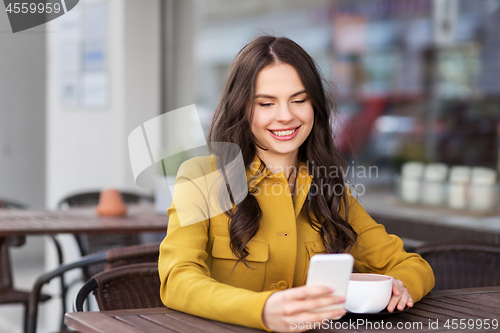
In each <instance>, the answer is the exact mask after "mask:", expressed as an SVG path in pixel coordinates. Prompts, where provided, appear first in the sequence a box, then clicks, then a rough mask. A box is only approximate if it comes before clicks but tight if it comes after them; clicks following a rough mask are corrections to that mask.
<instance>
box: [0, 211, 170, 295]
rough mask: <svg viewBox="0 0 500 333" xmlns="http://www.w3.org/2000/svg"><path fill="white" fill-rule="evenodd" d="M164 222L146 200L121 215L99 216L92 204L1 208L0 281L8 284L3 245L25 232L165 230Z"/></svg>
mask: <svg viewBox="0 0 500 333" xmlns="http://www.w3.org/2000/svg"><path fill="white" fill-rule="evenodd" d="M167 224H168V217H167V216H166V215H160V214H158V213H156V212H155V211H154V207H153V205H151V204H149V203H144V204H137V205H129V206H128V212H127V215H126V216H123V217H101V216H98V215H97V213H96V211H95V208H72V209H70V210H65V211H60V210H58V211H49V210H35V209H1V210H0V254H1V255H0V267H2V269H0V279H1V281H3V285H12V269H11V263H10V258H9V255H8V251H7V248H8V246H9V245H10V243H12V240H15V243H16V244H18V245H21V244H23V243H24V241H25V237H26V236H27V235H47V234H61V233H71V234H83V233H86V234H104V233H113V234H118V233H138V232H165V233H166V228H167ZM13 292H14V293H16V292H18V291H16V290H14V291H13Z"/></svg>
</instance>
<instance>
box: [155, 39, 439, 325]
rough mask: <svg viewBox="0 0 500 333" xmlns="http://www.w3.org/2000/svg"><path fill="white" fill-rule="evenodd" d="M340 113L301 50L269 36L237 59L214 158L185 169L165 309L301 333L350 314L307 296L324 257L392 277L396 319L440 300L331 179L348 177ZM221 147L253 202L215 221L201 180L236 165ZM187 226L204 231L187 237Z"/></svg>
mask: <svg viewBox="0 0 500 333" xmlns="http://www.w3.org/2000/svg"><path fill="white" fill-rule="evenodd" d="M334 109H335V108H334V104H333V103H332V102H331V100H330V98H329V95H328V94H326V93H325V90H324V88H323V81H322V79H321V76H320V74H319V72H318V70H317V68H316V65H315V63H314V61H313V59H312V58H311V57H310V56H309V55H308V54H307V53H306V52H305V51H304V50H303V49H302V48H301V47H300V46H299V45H297V44H296V43H294V42H293V41H291V40H289V39H287V38H281V37H273V36H262V37H258V38H256V39H255V40H253V41H252V42H250V43H249V44H248V45H246V46H245V47H244V48H243V49H242V50H241V51H240V52H239V53H238V55H237V56H236V59H235V60H234V62H233V65H232V66H231V70H230V72H229V75H228V78H227V81H226V85H225V87H224V91H223V93H222V96H221V99H220V102H219V105H218V107H217V109H216V112H215V115H214V118H213V121H212V125H211V128H210V131H209V138H208V141H209V146H210V148H211V151H212V153H213V155H212V156H207V157H198V158H194V159H191V160H189V161H186V162H185V163H184V164H183V165H182V166H181V167H180V168H179V171H178V174H177V180H176V187H175V191H176V192H175V193H174V202H173V205H172V207H171V208H170V209H169V210H168V214H169V225H168V232H167V236H166V238H165V240H164V241H163V242H162V244H161V246H160V258H159V272H160V279H161V291H160V292H161V297H162V300H163V303H164V304H165V305H167V306H168V307H171V308H173V309H176V310H180V311H184V312H187V313H190V314H193V315H197V316H200V317H205V318H209V319H214V320H220V321H224V322H228V323H233V324H238V325H245V326H250V327H256V328H260V329H265V330H276V331H282V332H283V331H284V332H292V331H293V332H299V331H304V330H306V329H305V328H303V327H302V328H300V327H297V326H293V325H292V323H293V322H294V321H295V322H315V321H321V320H322V319H330V318H336V317H339V316H342V315H343V314H345V310H344V309H343V308H336V309H334V310H319V311H315V310H318V309H320V308H322V307H325V306H327V305H333V304H339V303H344V298H343V297H342V296H338V295H335V294H334V292H333V291H332V290H330V289H329V288H327V287H320V286H304V284H305V282H306V278H307V269H308V265H309V259H310V258H311V257H312V256H313V255H315V254H317V253H344V252H347V253H350V254H351V255H352V256H353V257H354V259H355V263H354V268H355V269H356V270H357V271H359V272H362V273H378V274H385V275H389V276H392V277H393V288H392V296H391V300H390V302H389V304H388V311H390V312H392V311H393V310H394V309H395V308H396V307H397V308H398V309H400V310H402V309H404V307H405V306H409V307H411V306H413V302H414V301H418V300H420V299H421V298H422V297H423V296H424V295H425V294H427V293H428V292H429V291H430V290H431V289H432V287H433V285H434V276H433V274H432V270H431V268H430V266H429V265H428V264H427V263H426V262H425V261H424V260H423V259H422V258H421V257H420V256H419V255H417V254H409V253H406V252H405V251H404V250H403V243H402V241H401V240H400V239H399V238H398V237H396V236H394V235H388V234H387V233H386V232H385V229H384V227H383V226H382V225H379V224H377V223H376V222H375V221H373V219H372V218H371V217H370V216H369V215H368V214H367V213H366V212H365V210H364V209H363V207H362V206H361V205H360V204H359V203H358V202H357V200H356V199H355V198H354V196H353V195H352V194H351V191H350V190H349V189H348V187H347V185H346V181H345V180H344V178H343V176H342V174H341V173H331V172H329V171H331V170H343V166H344V165H345V163H344V162H343V159H342V156H341V155H340V153H339V152H338V150H337V149H336V147H335V145H334V142H333V134H332V126H331V121H332V111H333V110H334ZM221 142H223V143H224V142H229V143H232V144H236V145H237V146H238V147H239V148H240V150H241V156H242V159H243V163H244V167H245V171H246V175H245V176H246V182H247V184H248V193H249V195H247V196H246V197H244V199H242V200H240V201H238V202H237V203H236V201H235V200H234V201H232V202H231V204H232V206H231V207H229V209H228V210H227V211H226V212H225V213H223V214H218V215H216V216H208V215H207V214H205V215H204V212H205V210H206V207H207V206H209V203H208V202H207V201H204V198H207V197H208V195H207V192H209V191H210V190H211V188H210V189H207V188H206V187H207V186H206V184H205V182H204V181H200V179H203V180H204V179H208V177H209V175H211V174H213V173H214V171H215V170H216V169H217V168H216V167H215V165H216V164H217V165H223V166H227V165H230V163H228V162H229V159H228V158H227V156H226V152H220V151H218V149H216V148H215V147H216V146H217V143H221ZM214 161H216V162H218V163H215V162H214ZM226 173H227V175H224V180H225V181H226V183H227V185H225V187H226V188H224V187H223V189H225V190H226V189H227V193H229V194H235V193H233V192H232V190H233V187H231V186H230V184H232V182H231V179H232V177H235V175H234V174H232V173H231V167H228V168H226ZM240 176H241V175H236V177H240ZM181 183H183V184H186V183H187V184H192V186H187V187H186V186H177V184H181ZM244 185H245V184H244ZM339 188H340V189H341V190H340V191H339V190H338V189H339ZM186 189H189V190H186ZM182 191H184V192H182ZM221 192H222V191H221ZM231 197H232V196H231ZM175 198H177V199H175ZM176 200H177V201H176ZM178 200H180V201H178ZM176 207H177V208H176ZM189 214H198V216H205V217H206V219H205V220H203V221H201V222H198V223H192V224H189V225H186V223H183V222H185V221H181V220H183V218H184V217H183V216H187V219H189Z"/></svg>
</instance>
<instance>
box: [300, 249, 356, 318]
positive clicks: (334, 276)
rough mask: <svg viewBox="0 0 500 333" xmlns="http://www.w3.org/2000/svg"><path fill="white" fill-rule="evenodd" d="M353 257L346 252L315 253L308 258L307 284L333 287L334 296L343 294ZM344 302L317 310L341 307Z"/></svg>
mask: <svg viewBox="0 0 500 333" xmlns="http://www.w3.org/2000/svg"><path fill="white" fill-rule="evenodd" d="M353 266H354V258H353V257H352V256H351V255H350V254H348V253H339V254H337V253H335V254H316V255H315V256H313V257H311V260H309V269H308V271H307V282H306V285H307V286H327V287H330V288H332V289H333V294H334V295H336V296H344V297H345V295H346V292H347V283H348V282H349V279H350V277H351V273H352V268H353ZM343 308H344V304H343V303H342V304H334V305H330V306H326V307H323V308H320V309H317V310H314V311H316V312H318V311H328V310H333V309H343Z"/></svg>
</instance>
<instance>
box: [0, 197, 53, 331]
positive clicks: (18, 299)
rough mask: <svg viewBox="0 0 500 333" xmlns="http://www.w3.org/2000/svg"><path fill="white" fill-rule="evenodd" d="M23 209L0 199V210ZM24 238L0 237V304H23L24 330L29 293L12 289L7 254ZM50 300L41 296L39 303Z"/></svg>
mask: <svg viewBox="0 0 500 333" xmlns="http://www.w3.org/2000/svg"><path fill="white" fill-rule="evenodd" d="M9 208H15V209H25V208H26V205H24V204H20V203H17V202H13V201H10V200H5V199H1V198H0V209H9ZM25 240H26V239H25V237H24V236H19V237H0V304H19V303H20V304H23V305H24V328H25V329H26V327H27V323H28V301H29V297H30V293H29V292H26V291H21V290H18V289H15V288H14V285H13V282H12V271H11V262H10V254H9V246H21V245H23V244H24V243H25ZM48 299H50V296H48V295H41V296H40V301H42V302H45V301H47V300H48Z"/></svg>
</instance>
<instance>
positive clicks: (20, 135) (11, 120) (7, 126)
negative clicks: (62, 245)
mask: <svg viewBox="0 0 500 333" xmlns="http://www.w3.org/2000/svg"><path fill="white" fill-rule="evenodd" d="M44 119H45V27H44V26H39V27H35V28H32V29H30V30H29V31H25V32H18V33H15V34H14V33H12V30H11V28H10V24H9V19H8V17H7V13H6V12H5V10H0V198H7V199H13V200H16V201H19V202H21V203H25V204H28V205H29V206H31V207H36V208H40V207H43V205H44V201H45V198H44V196H45V126H44V125H43V124H44Z"/></svg>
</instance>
